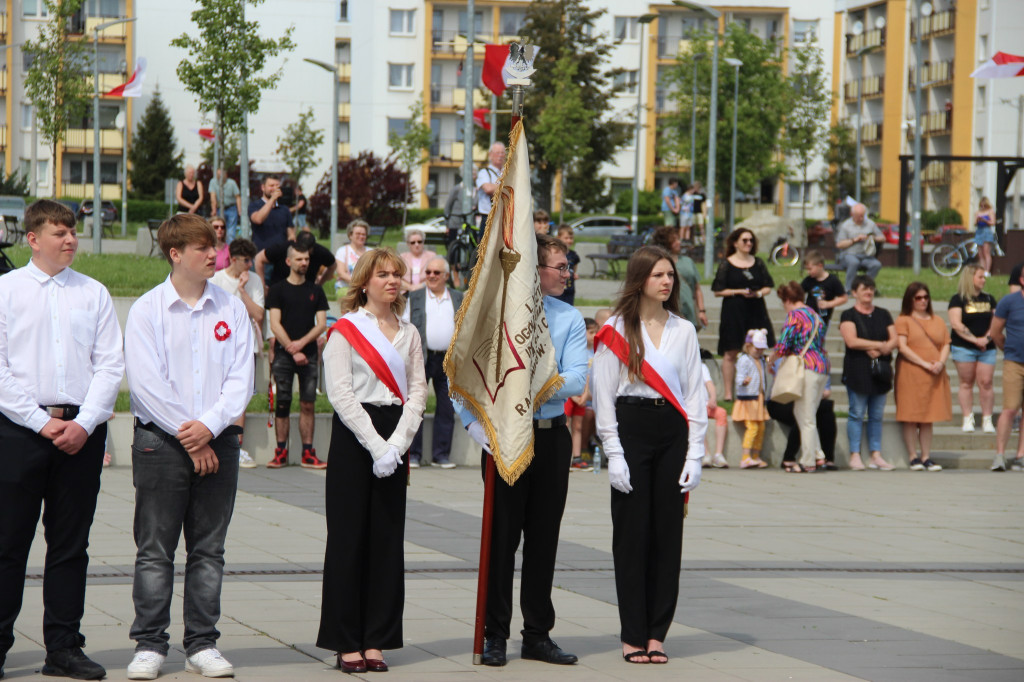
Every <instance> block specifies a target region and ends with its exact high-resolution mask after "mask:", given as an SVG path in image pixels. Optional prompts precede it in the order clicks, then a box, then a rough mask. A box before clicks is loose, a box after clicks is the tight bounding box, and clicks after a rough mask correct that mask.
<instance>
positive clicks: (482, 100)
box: [452, 88, 490, 109]
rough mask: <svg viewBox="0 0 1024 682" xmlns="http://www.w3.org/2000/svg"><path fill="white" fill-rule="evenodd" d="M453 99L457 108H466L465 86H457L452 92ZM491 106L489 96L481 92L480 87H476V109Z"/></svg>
mask: <svg viewBox="0 0 1024 682" xmlns="http://www.w3.org/2000/svg"><path fill="white" fill-rule="evenodd" d="M452 101H454V102H455V108H457V109H463V108H465V106H466V89H465V88H455V91H454V92H453V93H452ZM489 106H490V102H488V98H487V96H486V95H484V94H483V93H482V92H480V90H479V89H478V88H474V89H473V108H474V109H480V108H483V107H489Z"/></svg>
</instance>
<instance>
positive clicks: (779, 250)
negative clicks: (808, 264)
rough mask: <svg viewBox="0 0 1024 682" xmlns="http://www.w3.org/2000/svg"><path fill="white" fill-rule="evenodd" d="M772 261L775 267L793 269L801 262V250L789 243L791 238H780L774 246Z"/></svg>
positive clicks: (783, 236)
mask: <svg viewBox="0 0 1024 682" xmlns="http://www.w3.org/2000/svg"><path fill="white" fill-rule="evenodd" d="M769 253H771V261H772V263H775V265H782V266H785V267H792V266H794V265H796V264H797V263H799V262H800V249H798V248H796V247H795V246H793V245H792V244H790V243H789V237H786V236H785V235H782V236H780V237H779V238H778V239H776V240H775V243H774V244H772V250H771V251H770V252H769Z"/></svg>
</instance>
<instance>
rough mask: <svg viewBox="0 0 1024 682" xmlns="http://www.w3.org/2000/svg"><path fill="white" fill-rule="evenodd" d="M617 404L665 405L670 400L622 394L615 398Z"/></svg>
mask: <svg viewBox="0 0 1024 682" xmlns="http://www.w3.org/2000/svg"><path fill="white" fill-rule="evenodd" d="M615 404H616V405H648V406H651V407H663V406H665V405H668V404H669V402H668V401H667V400H665V399H664V398H641V397H640V396H635V395H620V396H619V397H618V398H616V399H615Z"/></svg>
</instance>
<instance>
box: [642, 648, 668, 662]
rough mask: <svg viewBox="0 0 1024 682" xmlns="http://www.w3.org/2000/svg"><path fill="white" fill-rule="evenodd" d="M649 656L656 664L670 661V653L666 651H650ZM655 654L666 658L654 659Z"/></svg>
mask: <svg viewBox="0 0 1024 682" xmlns="http://www.w3.org/2000/svg"><path fill="white" fill-rule="evenodd" d="M647 656H648V657H649V658H650V659H651V663H653V664H654V665H664V664H666V663H668V654H666V653H665V652H664V651H648V652H647ZM655 656H657V657H658V658H664V659H665V660H664V661H656V660H654V657H655Z"/></svg>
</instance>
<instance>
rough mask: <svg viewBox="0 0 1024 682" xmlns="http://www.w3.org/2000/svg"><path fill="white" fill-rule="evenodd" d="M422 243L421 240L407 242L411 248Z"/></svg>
mask: <svg viewBox="0 0 1024 682" xmlns="http://www.w3.org/2000/svg"><path fill="white" fill-rule="evenodd" d="M422 243H423V240H422V239H416V240H410V241H409V246H412V245H413V244H422Z"/></svg>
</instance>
